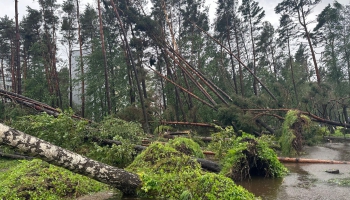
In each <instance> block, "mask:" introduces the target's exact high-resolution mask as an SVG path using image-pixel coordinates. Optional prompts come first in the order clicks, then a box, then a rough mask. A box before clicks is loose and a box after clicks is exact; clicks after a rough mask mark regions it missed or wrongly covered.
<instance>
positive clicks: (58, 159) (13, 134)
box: [0, 123, 141, 194]
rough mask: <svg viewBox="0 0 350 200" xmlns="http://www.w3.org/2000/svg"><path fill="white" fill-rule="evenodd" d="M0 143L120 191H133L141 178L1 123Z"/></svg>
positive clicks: (139, 184) (128, 192)
mask: <svg viewBox="0 0 350 200" xmlns="http://www.w3.org/2000/svg"><path fill="white" fill-rule="evenodd" d="M0 144H4V145H8V146H11V147H14V148H17V149H19V150H21V151H22V152H24V153H27V154H29V155H31V156H33V157H36V158H40V159H42V160H45V161H46V162H48V163H50V164H53V165H56V166H59V167H63V168H65V169H68V170H70V171H73V172H75V173H78V174H81V175H84V176H88V177H90V178H92V179H95V180H97V181H100V182H102V183H106V184H108V185H111V186H113V187H115V188H117V189H119V190H121V191H122V192H124V194H133V193H134V192H135V191H136V189H137V188H138V187H140V186H141V180H140V178H139V176H138V175H136V174H132V173H129V172H127V171H125V170H123V169H119V168H116V167H112V166H109V165H106V164H104V163H100V162H97V161H95V160H92V159H89V158H87V157H84V156H82V155H79V154H77V153H74V152H71V151H69V150H66V149H63V148H61V147H58V146H55V145H53V144H50V143H49V142H46V141H44V140H41V139H39V138H36V137H34V136H30V135H27V134H25V133H23V132H21V131H17V130H15V129H12V128H10V127H8V126H6V125H4V124H1V123H0Z"/></svg>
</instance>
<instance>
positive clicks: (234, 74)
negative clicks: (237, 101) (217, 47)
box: [227, 33, 238, 94]
mask: <svg viewBox="0 0 350 200" xmlns="http://www.w3.org/2000/svg"><path fill="white" fill-rule="evenodd" d="M227 43H228V48H229V50H230V51H231V52H232V48H231V39H230V35H229V33H228V34H227ZM230 61H231V68H232V78H233V83H234V86H235V93H236V94H238V88H237V81H236V70H235V65H234V62H233V56H232V54H230Z"/></svg>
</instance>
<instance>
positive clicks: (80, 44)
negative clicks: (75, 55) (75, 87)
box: [76, 0, 85, 117]
mask: <svg viewBox="0 0 350 200" xmlns="http://www.w3.org/2000/svg"><path fill="white" fill-rule="evenodd" d="M76 1H77V22H78V37H79V53H80V71H81V77H82V78H81V117H85V80H84V79H85V78H84V63H83V50H82V46H83V44H82V41H81V32H80V12H79V0H76Z"/></svg>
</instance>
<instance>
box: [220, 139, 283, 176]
mask: <svg viewBox="0 0 350 200" xmlns="http://www.w3.org/2000/svg"><path fill="white" fill-rule="evenodd" d="M269 145H270V139H268V138H266V137H264V138H259V139H256V138H255V137H254V136H252V135H249V134H246V133H243V135H242V136H241V137H237V138H236V139H235V140H234V142H233V145H232V146H231V149H229V150H228V152H227V154H226V156H225V157H224V159H223V160H222V161H221V163H222V170H221V172H220V174H223V175H225V176H228V177H230V178H232V179H233V180H242V179H246V178H250V177H251V176H252V175H253V176H264V177H282V176H283V175H285V174H286V172H287V169H286V168H285V167H284V166H283V165H282V164H281V163H280V162H279V161H278V159H277V154H276V153H275V152H274V151H273V150H272V149H271V148H270V147H269Z"/></svg>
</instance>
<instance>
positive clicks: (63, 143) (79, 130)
mask: <svg viewBox="0 0 350 200" xmlns="http://www.w3.org/2000/svg"><path fill="white" fill-rule="evenodd" d="M72 114H73V113H72V111H71V110H69V111H67V112H64V113H61V114H59V115H58V116H57V117H53V116H51V115H48V114H47V113H41V114H39V115H28V116H24V117H21V118H20V119H18V120H17V121H15V122H14V123H13V125H12V126H13V128H16V129H18V130H20V131H23V132H24V133H26V134H29V135H33V136H36V137H38V138H40V139H43V140H46V141H48V142H51V143H53V144H55V145H57V146H60V147H63V148H67V149H70V150H78V148H79V147H80V145H81V144H82V143H83V138H84V136H85V135H86V130H85V128H86V125H87V124H88V122H87V121H84V120H75V119H73V118H72V117H71V116H72Z"/></svg>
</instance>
